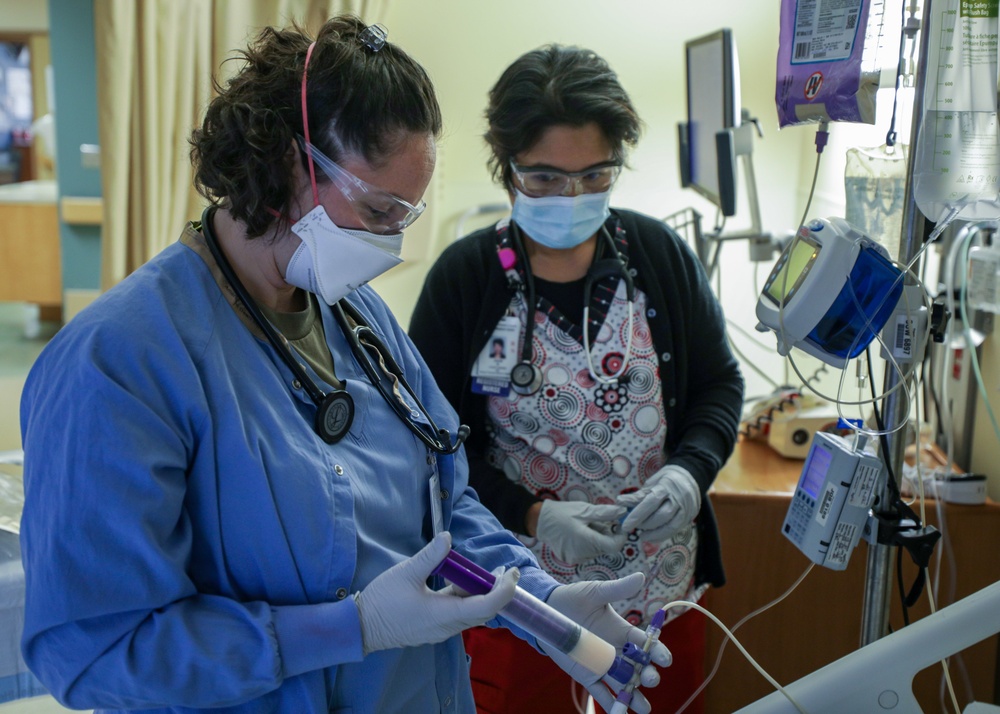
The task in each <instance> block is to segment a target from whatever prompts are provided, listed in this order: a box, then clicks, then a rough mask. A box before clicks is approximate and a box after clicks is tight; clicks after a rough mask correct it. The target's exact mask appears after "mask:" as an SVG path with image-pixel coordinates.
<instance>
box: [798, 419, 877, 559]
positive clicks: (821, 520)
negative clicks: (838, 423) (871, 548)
mask: <svg viewBox="0 0 1000 714" xmlns="http://www.w3.org/2000/svg"><path fill="white" fill-rule="evenodd" d="M855 439H857V440H858V441H857V443H856V444H853V442H855ZM864 443H865V440H864V437H860V436H859V437H853V436H852V437H842V436H838V435H836V434H828V433H826V432H822V431H820V432H816V434H815V435H814V436H813V440H812V446H811V447H810V449H809V455H808V456H807V457H806V461H805V465H804V466H803V468H802V475H801V476H800V477H799V483H798V486H796V488H795V494H794V495H793V496H792V502H791V504H790V505H789V507H788V513H787V514H786V516H785V522H784V524H782V527H781V532H782V533H784V535H785V537H786V538H788V540H790V541H792V543H794V544H795V546H796V547H797V548H798V549H799V550H801V551H802V552H803V553H805V554H806V557H808V558H809V559H810V560H811V561H813V562H814V563H816V564H817V565H822V566H825V567H827V568H830V569H831V570H844V569H845V568H846V567H847V561H848V560H849V559H850V557H851V553H852V552H854V548H855V547H856V546H857V545H858V540H859V539H860V538H861V534H862V532H863V531H864V528H865V524H866V523H867V522H868V517H869V514H870V511H871V507H872V503H873V501H874V500H875V489H876V488H877V486H878V484H879V483H881V482H883V481H884V478H882V477H881V476H882V471H883V469H884V468H885V467H884V464H883V463H882V460H881V459H880V458H879V457H878V456H876V455H875V454H873V453H870V452H868V451H866V450H865V449H864Z"/></svg>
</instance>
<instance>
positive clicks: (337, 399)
mask: <svg viewBox="0 0 1000 714" xmlns="http://www.w3.org/2000/svg"><path fill="white" fill-rule="evenodd" d="M353 421H354V400H353V399H352V398H351V395H350V394H348V393H347V392H346V391H344V390H343V389H338V390H335V391H333V392H330V393H329V394H327V395H326V396H325V397H324V398H323V401H322V403H321V404H320V405H319V409H317V410H316V433H317V434H319V436H320V438H321V439H323V441H325V442H326V443H328V444H336V443H337V442H338V441H340V440H341V439H343V438H344V435H345V434H347V432H348V431H350V428H351V422H353Z"/></svg>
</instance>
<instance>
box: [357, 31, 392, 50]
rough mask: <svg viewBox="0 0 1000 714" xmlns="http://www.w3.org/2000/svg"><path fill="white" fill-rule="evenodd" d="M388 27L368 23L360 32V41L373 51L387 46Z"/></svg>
mask: <svg viewBox="0 0 1000 714" xmlns="http://www.w3.org/2000/svg"><path fill="white" fill-rule="evenodd" d="M385 37H386V29H385V28H384V27H383V26H382V25H368V27H366V28H365V29H363V30H362V31H361V32H359V33H358V41H359V42H360V43H361V44H363V45H364V46H365V47H367V48H368V49H370V50H371V51H372V52H378V51H379V50H380V49H382V48H383V47H385Z"/></svg>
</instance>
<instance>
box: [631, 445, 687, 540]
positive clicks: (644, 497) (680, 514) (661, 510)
mask: <svg viewBox="0 0 1000 714" xmlns="http://www.w3.org/2000/svg"><path fill="white" fill-rule="evenodd" d="M615 502H616V503H618V504H619V505H622V506H626V507H627V508H631V509H632V512H631V513H629V514H628V517H626V518H625V521H624V522H623V523H622V531H623V532H625V533H631V532H632V531H633V530H635V529H636V528H638V529H640V530H642V531H643V533H642V539H643V540H647V541H662V540H666V539H667V538H668V537H670V536H671V535H673V534H674V533H676V532H677V531H679V530H680V529H681V528H684V527H685V526H688V525H690V524H691V521H693V520H694V519H695V516H697V515H698V511H700V510H701V490H700V489H699V488H698V483H697V482H696V481H695V480H694V477H693V476H692V475H691V474H690V473H689V472H688V470H687V469H685V468H684V467H682V466H674V465H671V464H667V465H666V466H664V467H663V468H661V469H660V470H659V471H657V472H656V473H655V474H653V475H652V476H650V477H649V480H648V481H646V483H645V484H644V485H643V487H642V488H640V489H639V490H638V491H635V492H633V493H623V494H622V495H620V496H619V497H618V498H617V499H615Z"/></svg>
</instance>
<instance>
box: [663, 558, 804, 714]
mask: <svg viewBox="0 0 1000 714" xmlns="http://www.w3.org/2000/svg"><path fill="white" fill-rule="evenodd" d="M815 565H816V564H815V563H809V566H808V567H807V568H806V569H805V570H804V571H803V573H802V575H800V576H799V577H798V578H797V579H796V580H795V582H794V583H792V585H791V587H789V588H788V589H787V590H786V591H785V592H784V593H782V594H781V595H779V596H778V597H776V598H775V599H774V600H772V601H771V602H769V603H767V604H766V605H763V606H761V607H758V608H757V609H756V610H754V611H753V612H751V613H749V614H748V615H744V616H743V617H742V618H741V619H740V621H739V622H737V623H736V624H735V625H733V627H732V629H731V630H730V634H727V636H726V637H724V638H723V640H722V644H721V645H719V653H718V654H717V655H716V657H715V665H714V666H713V667H712V671H711V672H709V673H708V676H707V677H706V678H705V681H704V682H702V683H701V685H700V686H699V687H698V688H697V689H696V690H694V693H692V694H691V696H690V697H688V698H687V701H685V702H684V703H683V704H681V707H680V709H678V710H677V711H676V712H674V714H681V712H683V711H684V710H685V709H687V708H688V707H689V706H690V705H691V702H693V701H694V700H695V699H697V698H698V695H699V694H701V693H702V691H703V690H704V689H705V687H707V686H708V683H709V682H711V681H712V679H713V678H714V677H715V675H716V673H717V672H718V671H719V665H720V664H722V653H723V652H725V651H726V645H727V644H729V640H730V637H731V634H732V633H735V632H736V630H738V629H740V628H741V627H743V625H745V624H746V623H748V622H750V620H752V619H753V618H755V617H757V615H760V614H761V613H764V612H766V611H768V610H770V609H771V608H772V607H774V606H775V605H777V604H778V603H779V602H781V601H782V600H784V599H785V598H787V597H788V596H789V595H791V594H792V592H794V591H795V589H796V588H797V587H798V586H799V584H800V583H801V582H802V581H803V580H805V578H806V576H807V575H809V573H810V572H812V569H813V568H814V567H815Z"/></svg>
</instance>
